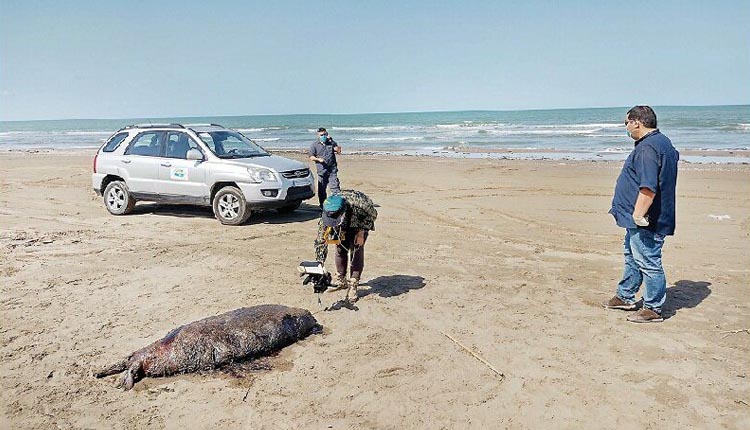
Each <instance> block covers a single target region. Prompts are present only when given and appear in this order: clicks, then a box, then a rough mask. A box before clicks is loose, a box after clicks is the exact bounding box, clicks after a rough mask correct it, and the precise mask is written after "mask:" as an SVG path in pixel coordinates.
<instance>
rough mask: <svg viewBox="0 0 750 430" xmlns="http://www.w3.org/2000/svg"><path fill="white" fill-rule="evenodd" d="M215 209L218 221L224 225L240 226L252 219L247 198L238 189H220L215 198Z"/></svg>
mask: <svg viewBox="0 0 750 430" xmlns="http://www.w3.org/2000/svg"><path fill="white" fill-rule="evenodd" d="M213 209H214V216H216V219H218V220H219V222H221V223H222V224H224V225H240V224H242V223H243V222H245V221H247V219H248V218H249V217H250V208H248V207H247V202H246V201H245V196H244V195H243V194H242V191H240V189H239V188H237V187H232V186H227V187H224V188H222V189H220V190H219V192H217V193H216V195H215V196H214V201H213Z"/></svg>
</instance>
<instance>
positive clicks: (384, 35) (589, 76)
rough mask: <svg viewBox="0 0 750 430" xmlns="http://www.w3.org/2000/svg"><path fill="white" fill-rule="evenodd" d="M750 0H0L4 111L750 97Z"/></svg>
mask: <svg viewBox="0 0 750 430" xmlns="http://www.w3.org/2000/svg"><path fill="white" fill-rule="evenodd" d="M748 23H750V2H749V1H722V0H714V1H692V0H683V1H658V0H651V1H638V0H633V1H627V2H617V1H604V0H601V1H582V0H581V1H576V0H568V1H536V0H526V1H500V0H497V1H470V0H465V1H440V0H431V1H416V0H415V1H409V0H401V1H364V0H362V1H357V0H349V1H313V0H306V1H284V0H278V1H275V2H269V1H262V2H255V1H221V0H216V1H212V2H206V1H195V2H191V1H180V2H177V1H117V0H112V1H76V0H67V1H33V0H26V1H14V0H0V120H34V119H71V118H143V117H180V116H212V115H257V114H294V113H369V112H413V111H445V110H515V109H554V108H581V107H608V106H632V105H635V104H650V105H654V106H664V105H721V104H749V103H750V24H748Z"/></svg>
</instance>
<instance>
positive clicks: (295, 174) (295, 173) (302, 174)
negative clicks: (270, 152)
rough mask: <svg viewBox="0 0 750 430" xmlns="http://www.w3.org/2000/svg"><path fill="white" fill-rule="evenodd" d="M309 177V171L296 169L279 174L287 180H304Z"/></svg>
mask: <svg viewBox="0 0 750 430" xmlns="http://www.w3.org/2000/svg"><path fill="white" fill-rule="evenodd" d="M309 175H310V169H298V170H289V171H287V172H281V176H283V177H285V178H287V179H295V178H297V179H299V178H306V177H308V176H309Z"/></svg>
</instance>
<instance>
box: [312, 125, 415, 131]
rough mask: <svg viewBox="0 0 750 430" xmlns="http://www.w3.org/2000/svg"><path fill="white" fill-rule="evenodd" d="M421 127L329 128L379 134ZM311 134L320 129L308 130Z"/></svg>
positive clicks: (330, 128) (331, 128)
mask: <svg viewBox="0 0 750 430" xmlns="http://www.w3.org/2000/svg"><path fill="white" fill-rule="evenodd" d="M419 128H420V127H415V126H409V125H374V126H370V127H339V126H333V127H328V129H329V130H336V131H364V132H378V131H402V130H415V129H419ZM308 131H310V132H317V131H318V129H317V128H316V129H308Z"/></svg>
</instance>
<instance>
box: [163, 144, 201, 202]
mask: <svg viewBox="0 0 750 430" xmlns="http://www.w3.org/2000/svg"><path fill="white" fill-rule="evenodd" d="M165 146H166V147H165V153H164V158H162V159H161V160H160V162H159V182H158V185H157V189H156V192H157V193H159V194H162V195H169V196H176V197H180V198H184V199H185V200H190V201H194V202H195V203H204V204H205V203H207V202H208V197H209V189H208V185H207V184H206V169H207V167H206V163H204V162H203V160H188V159H187V152H188V151H189V150H191V149H197V150H198V151H200V152H201V154H204V152H203V150H202V149H201V148H200V146H199V145H198V143H197V142H196V141H195V140H193V139H192V138H191V137H190V136H189V135H188V134H187V133H184V132H181V131H170V132H167V138H166V140H165ZM203 156H204V159H205V154H204V155H203Z"/></svg>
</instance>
